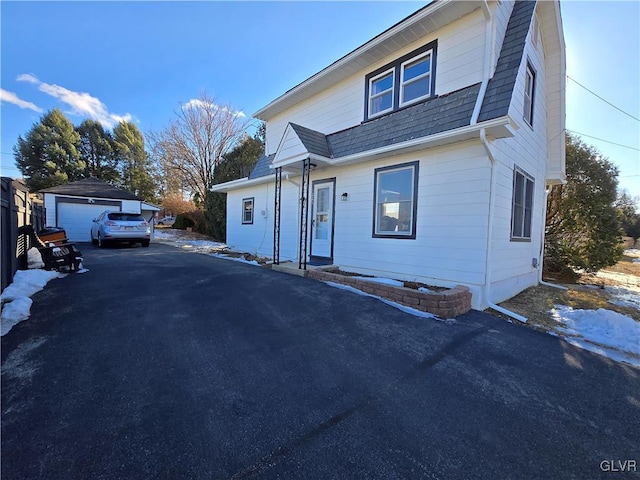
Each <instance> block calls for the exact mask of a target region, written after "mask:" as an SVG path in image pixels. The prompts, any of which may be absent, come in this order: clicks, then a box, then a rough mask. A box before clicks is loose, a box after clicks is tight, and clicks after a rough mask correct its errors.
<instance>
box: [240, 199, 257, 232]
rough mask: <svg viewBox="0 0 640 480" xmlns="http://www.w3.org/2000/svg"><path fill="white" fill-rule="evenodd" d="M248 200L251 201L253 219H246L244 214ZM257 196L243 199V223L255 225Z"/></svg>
mask: <svg viewBox="0 0 640 480" xmlns="http://www.w3.org/2000/svg"><path fill="white" fill-rule="evenodd" d="M247 202H251V221H248V220H245V218H244V214H245V212H246V208H245V205H246V203H247ZM255 204H256V202H255V197H247V198H243V199H242V217H241V219H242V225H253V218H254V216H255Z"/></svg>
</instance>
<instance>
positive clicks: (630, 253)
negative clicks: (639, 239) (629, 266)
mask: <svg viewBox="0 0 640 480" xmlns="http://www.w3.org/2000/svg"><path fill="white" fill-rule="evenodd" d="M624 254H625V255H626V256H627V257H636V258H638V259H640V250H638V249H637V248H627V249H626V250H625V251H624ZM634 263H636V262H634Z"/></svg>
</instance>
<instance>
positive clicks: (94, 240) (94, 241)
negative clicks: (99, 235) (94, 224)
mask: <svg viewBox="0 0 640 480" xmlns="http://www.w3.org/2000/svg"><path fill="white" fill-rule="evenodd" d="M89 235H91V245H95V244H96V243H98V241H97V240H96V239H95V238H93V230H91V232H90V233H89Z"/></svg>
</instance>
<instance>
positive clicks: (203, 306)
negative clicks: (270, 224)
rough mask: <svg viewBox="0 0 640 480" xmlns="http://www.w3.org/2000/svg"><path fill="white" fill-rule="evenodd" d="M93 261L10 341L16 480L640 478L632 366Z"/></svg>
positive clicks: (276, 282) (156, 253)
mask: <svg viewBox="0 0 640 480" xmlns="http://www.w3.org/2000/svg"><path fill="white" fill-rule="evenodd" d="M82 250H83V253H84V258H85V266H86V267H87V268H89V270H90V271H89V272H88V273H86V274H82V275H69V276H68V277H66V278H64V279H58V280H54V281H52V282H50V283H49V285H48V286H47V287H46V288H45V290H44V291H42V292H40V293H38V294H37V295H35V296H34V298H33V300H34V305H33V307H32V310H31V312H32V314H31V318H30V319H29V320H27V321H25V322H22V323H20V324H19V325H17V326H15V327H14V328H13V330H12V331H11V332H10V333H9V334H7V335H6V336H4V337H2V451H1V454H2V478H3V479H14V478H16V479H17V478H20V479H24V478H30V479H48V480H49V479H56V478H60V479H62V478H64V479H70V478H77V479H80V478H83V479H84V478H104V479H121V478H158V479H160V478H163V479H165V478H166V479H174V478H175V479H181V478H189V479H217V478H235V479H243V478H283V479H291V478H304V479H316V478H317V479H333V478H336V479H338V478H340V479H343V478H345V479H346V478H349V479H351V478H376V479H377V478H379V479H394V478H443V479H446V478H451V479H460V478H481V479H482V478H486V479H495V478H500V479H507V478H514V479H526V478H536V479H539V478H581V479H583V478H599V477H602V478H625V477H628V476H629V475H632V476H634V477H635V476H636V475H638V474H639V473H635V474H633V473H629V472H628V470H629V469H630V468H631V469H632V470H633V468H632V467H631V466H632V465H634V464H633V463H629V462H627V463H611V461H620V462H625V461H628V460H632V461H635V462H637V464H640V434H639V432H640V370H638V369H634V368H631V367H625V366H623V365H621V364H616V363H614V362H611V361H609V360H607V359H605V358H603V357H599V356H597V355H595V354H591V353H588V352H585V351H582V350H580V349H577V348H574V347H572V346H570V345H568V344H566V343H564V342H562V341H560V340H558V339H557V338H554V337H552V336H549V335H544V334H541V333H537V332H534V331H532V330H529V329H526V328H523V327H521V326H517V325H511V324H509V323H506V322H504V321H502V320H499V319H496V318H494V317H492V316H490V315H486V314H483V313H480V312H471V313H469V314H467V315H464V316H462V317H459V318H458V319H457V322H456V323H455V324H453V325H447V324H446V323H443V322H439V321H434V320H425V319H422V318H416V317H413V316H410V315H408V314H405V313H402V312H400V311H399V310H396V309H394V308H392V307H390V306H387V305H385V304H384V303H382V302H380V301H377V300H375V299H372V298H367V297H361V296H358V295H355V294H352V293H349V292H345V291H342V290H338V289H335V288H331V287H329V286H327V285H325V284H323V283H320V282H316V281H313V280H308V279H303V278H299V277H295V276H289V275H286V274H282V273H278V272H272V271H270V270H266V269H262V268H259V267H254V266H250V265H245V264H241V263H237V262H232V261H229V260H222V259H217V258H212V257H207V256H204V255H199V254H193V253H188V252H184V251H181V250H179V249H176V248H174V247H170V246H167V245H161V244H158V243H156V244H152V245H151V247H150V248H139V247H138V248H110V249H105V250H98V249H96V248H93V247H91V246H89V245H86V246H84V247H83V248H82ZM603 461H605V463H602V462H603ZM601 467H602V468H604V469H609V470H611V467H613V468H614V469H616V468H617V469H618V470H621V468H624V469H625V470H626V471H625V472H614V473H611V472H610V471H609V472H606V471H602V468H601ZM637 469H640V465H638V467H637Z"/></svg>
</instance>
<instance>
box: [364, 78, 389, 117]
mask: <svg viewBox="0 0 640 480" xmlns="http://www.w3.org/2000/svg"><path fill="white" fill-rule="evenodd" d="M393 72H394V71H393V69H391V70H389V71H387V72H384V73H381V74H380V75H378V76H377V77H373V78H372V79H370V80H369V115H371V116H373V115H381V114H383V113H385V112H388V111H389V110H391V109H392V108H393V84H394V74H393Z"/></svg>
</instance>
